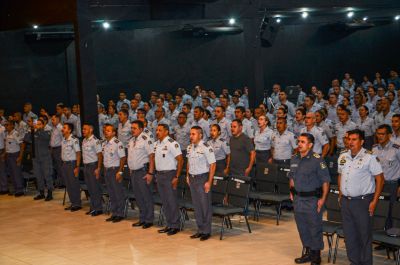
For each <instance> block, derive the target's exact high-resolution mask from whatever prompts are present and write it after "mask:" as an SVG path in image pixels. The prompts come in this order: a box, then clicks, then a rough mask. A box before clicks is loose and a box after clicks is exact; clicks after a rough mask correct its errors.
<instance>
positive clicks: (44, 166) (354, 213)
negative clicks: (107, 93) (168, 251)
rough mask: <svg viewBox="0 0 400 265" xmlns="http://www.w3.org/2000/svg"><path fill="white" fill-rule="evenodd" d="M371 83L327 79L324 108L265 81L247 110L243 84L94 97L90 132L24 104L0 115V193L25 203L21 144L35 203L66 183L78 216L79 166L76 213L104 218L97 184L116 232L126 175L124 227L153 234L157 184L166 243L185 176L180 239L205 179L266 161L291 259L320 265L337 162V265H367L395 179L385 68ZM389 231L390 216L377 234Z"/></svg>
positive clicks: (72, 115) (65, 110) (313, 93)
mask: <svg viewBox="0 0 400 265" xmlns="http://www.w3.org/2000/svg"><path fill="white" fill-rule="evenodd" d="M382 80H383V79H382V78H381V77H380V75H378V73H377V75H376V79H375V81H374V82H373V83H372V82H369V80H368V78H367V77H364V79H363V82H362V83H360V84H359V86H356V84H355V81H354V80H353V79H352V78H351V77H350V75H349V74H346V75H345V78H344V79H343V81H342V82H341V83H340V82H339V80H338V79H335V80H333V81H332V87H331V88H330V89H329V94H328V100H326V99H325V97H324V92H323V91H322V90H319V89H318V88H317V87H312V88H311V89H310V93H309V94H306V93H305V92H303V91H302V90H301V88H299V90H300V93H299V95H298V97H297V100H296V102H290V101H289V100H288V98H287V94H286V92H285V91H284V90H282V89H281V87H280V85H279V84H275V85H274V86H273V92H272V94H271V96H270V97H269V98H267V99H265V100H264V102H263V103H262V104H260V105H259V106H257V107H256V108H254V109H252V108H249V101H248V89H247V88H246V87H245V88H243V89H237V90H235V91H234V92H233V94H232V95H231V94H230V93H229V91H228V89H223V90H222V93H221V95H220V96H219V97H217V96H216V94H215V92H214V91H213V90H206V89H204V88H202V87H200V86H196V87H195V88H194V89H193V91H192V94H191V95H188V94H187V93H186V91H185V90H184V89H182V88H180V89H178V91H177V93H176V95H175V97H173V96H172V94H170V93H157V92H151V96H150V100H149V101H148V102H143V101H142V98H141V95H140V94H138V93H136V94H135V95H134V98H133V99H132V100H128V99H127V94H126V93H125V92H122V91H121V92H120V94H119V100H118V101H117V102H114V101H112V100H110V101H109V102H108V105H107V107H106V106H105V105H104V104H103V103H101V102H100V100H98V113H99V116H98V119H99V128H100V129H99V132H94V126H93V124H87V123H83V124H81V121H80V116H79V105H74V106H73V107H72V108H70V107H68V106H65V105H63V104H57V106H56V113H55V114H54V115H49V114H48V112H47V111H46V110H45V109H43V108H42V109H40V115H39V116H38V115H36V114H34V113H33V112H32V105H31V104H30V103H26V104H25V105H24V112H23V114H21V113H19V112H16V113H14V114H12V115H10V116H8V117H6V116H5V115H4V110H0V122H1V125H0V152H1V159H0V194H10V195H15V196H16V197H19V196H22V195H24V186H23V178H22V174H21V164H22V162H23V159H24V154H25V153H26V152H27V151H28V150H27V147H30V150H29V152H30V153H31V156H32V162H33V172H34V175H35V177H36V179H37V189H38V194H37V195H36V196H35V197H34V199H35V200H41V199H45V200H46V201H49V200H52V199H53V194H52V192H53V189H54V187H64V186H65V187H66V190H67V193H68V197H69V200H70V203H71V205H70V206H68V207H66V208H65V210H69V211H72V212H74V211H78V210H80V209H82V206H81V192H80V182H79V178H78V177H79V174H80V169H81V168H82V167H83V176H84V180H85V183H86V184H87V188H88V192H89V195H90V209H89V211H88V212H87V214H88V215H92V216H98V215H101V214H103V203H102V194H103V193H102V192H103V191H102V180H104V182H105V185H106V187H107V191H108V194H109V196H110V201H111V213H112V215H111V216H110V217H109V218H107V219H106V221H108V222H113V223H116V222H120V221H121V220H123V219H124V215H125V214H124V207H125V200H126V195H125V194H124V188H123V179H124V177H125V178H130V181H131V185H132V188H133V191H134V194H135V200H136V202H137V205H138V208H139V210H140V216H139V220H138V222H136V223H134V224H133V226H134V227H142V228H144V229H146V228H149V227H151V226H152V225H153V219H154V203H153V190H152V189H153V182H156V187H157V190H158V192H159V195H160V197H161V201H162V205H163V214H164V215H165V219H166V227H165V228H163V229H160V230H158V232H159V233H166V234H168V235H174V234H176V233H178V232H179V227H180V226H179V225H180V223H179V222H180V214H179V207H178V199H177V189H176V187H177V185H178V179H179V178H180V177H181V175H182V173H184V174H185V178H186V182H187V183H188V185H189V187H190V192H191V197H192V200H193V205H194V208H195V218H196V223H197V227H198V230H197V232H196V233H195V234H193V235H192V236H191V238H200V240H207V239H208V238H209V237H210V236H211V218H212V207H211V192H210V190H211V186H212V181H213V177H214V175H218V176H228V175H234V176H247V177H252V176H254V174H256V173H255V172H254V167H253V166H254V165H255V163H260V162H262V163H275V164H276V165H277V166H279V167H282V168H285V169H288V171H290V172H289V174H288V177H289V179H288V185H290V188H291V197H292V199H293V206H294V212H295V220H296V223H297V227H298V230H299V234H300V237H301V240H302V244H303V247H304V248H305V249H306V251H305V253H304V255H302V257H300V258H297V259H296V260H295V262H296V263H306V262H311V263H312V264H320V262H321V260H320V251H321V250H322V249H323V240H322V212H323V207H324V204H325V201H326V198H327V195H328V191H329V183H330V182H331V178H332V177H333V176H330V173H329V170H328V168H327V164H326V159H327V158H329V157H335V155H336V156H337V157H338V160H337V161H338V173H339V176H338V185H339V191H340V196H339V197H340V200H339V203H340V204H341V207H342V215H343V229H344V233H345V236H346V249H347V253H348V258H349V260H350V261H351V263H352V264H372V239H371V231H372V225H371V220H372V219H371V218H372V216H373V213H374V210H375V207H376V204H377V202H378V198H379V195H380V193H381V191H382V190H384V191H386V192H388V193H389V194H390V198H391V204H393V203H394V202H395V201H396V200H397V199H398V187H399V178H400V174H399V173H398V172H400V171H399V169H400V146H399V144H400V140H399V139H400V107H399V102H400V101H399V100H398V93H397V92H398V88H400V78H399V77H398V76H397V73H396V72H394V71H392V72H391V73H390V78H388V79H387V80H386V81H384V80H383V82H382ZM399 97H400V96H399ZM96 127H97V126H96ZM95 134H96V135H98V136H99V138H97V137H96V136H95ZM184 165H186V166H184ZM184 167H185V168H184ZM183 168H184V169H183ZM7 176H10V178H11V180H12V184H13V185H12V186H13V193H10V192H9V186H8V179H7ZM46 191H47V193H45V192H46ZM389 211H391V208H390V210H389ZM392 226H393V223H392V220H391V212H389V218H388V220H387V224H386V228H390V227H392Z"/></svg>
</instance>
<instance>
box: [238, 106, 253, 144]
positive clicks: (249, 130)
mask: <svg viewBox="0 0 400 265" xmlns="http://www.w3.org/2000/svg"><path fill="white" fill-rule="evenodd" d="M245 113H246V109H245V108H244V107H242V106H239V107H236V108H235V117H236V119H239V120H240V121H241V122H242V124H243V133H244V134H245V135H247V136H248V137H249V138H250V139H253V138H254V127H253V124H252V123H251V121H249V120H248V119H246V118H245V116H244V115H245Z"/></svg>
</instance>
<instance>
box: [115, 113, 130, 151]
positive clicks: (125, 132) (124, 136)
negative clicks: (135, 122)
mask: <svg viewBox="0 0 400 265" xmlns="http://www.w3.org/2000/svg"><path fill="white" fill-rule="evenodd" d="M128 118H129V112H128V111H127V110H123V109H122V110H120V111H119V112H118V119H119V124H118V140H119V141H121V142H122V144H123V145H124V148H126V147H127V145H128V142H129V139H130V138H131V137H132V135H131V124H130V122H129V119H128Z"/></svg>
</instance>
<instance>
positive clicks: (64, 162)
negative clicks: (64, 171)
mask: <svg viewBox="0 0 400 265" xmlns="http://www.w3.org/2000/svg"><path fill="white" fill-rule="evenodd" d="M62 162H63V164H75V163H76V160H70V161H62Z"/></svg>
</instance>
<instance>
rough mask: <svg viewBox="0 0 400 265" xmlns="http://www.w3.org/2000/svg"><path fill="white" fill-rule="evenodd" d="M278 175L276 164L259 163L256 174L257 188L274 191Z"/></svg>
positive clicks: (262, 190)
mask: <svg viewBox="0 0 400 265" xmlns="http://www.w3.org/2000/svg"><path fill="white" fill-rule="evenodd" d="M277 175H278V171H277V167H276V165H275V164H270V163H257V165H256V176H255V178H254V182H255V187H256V190H257V191H260V192H274V191H275V182H276V178H277Z"/></svg>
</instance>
